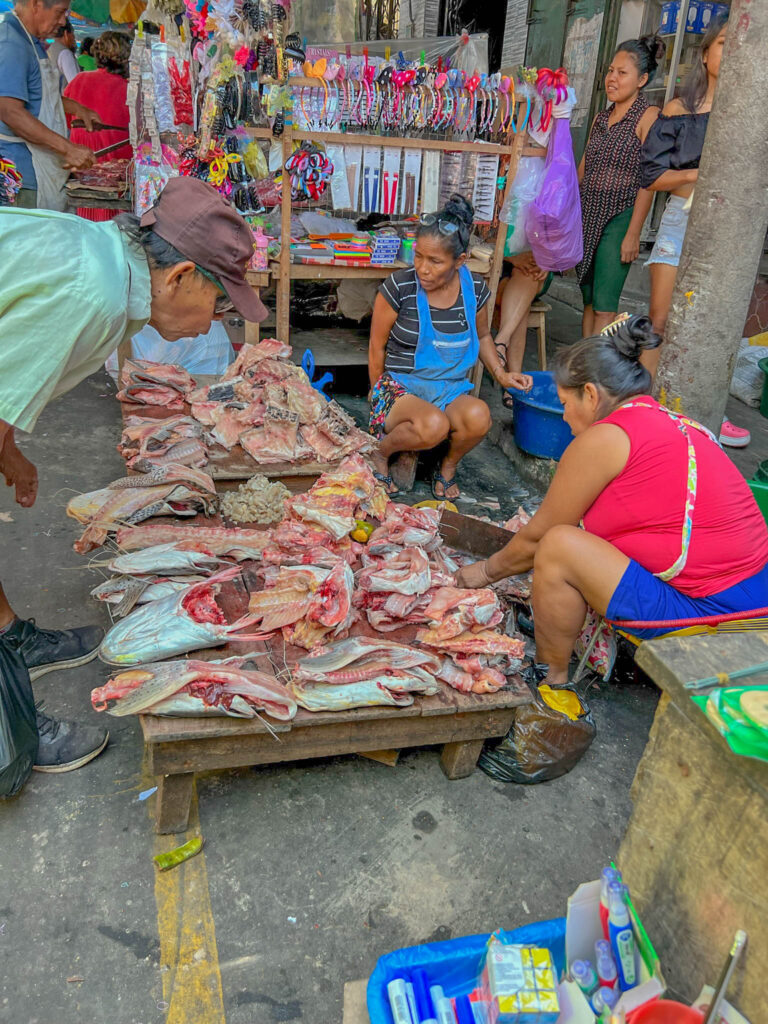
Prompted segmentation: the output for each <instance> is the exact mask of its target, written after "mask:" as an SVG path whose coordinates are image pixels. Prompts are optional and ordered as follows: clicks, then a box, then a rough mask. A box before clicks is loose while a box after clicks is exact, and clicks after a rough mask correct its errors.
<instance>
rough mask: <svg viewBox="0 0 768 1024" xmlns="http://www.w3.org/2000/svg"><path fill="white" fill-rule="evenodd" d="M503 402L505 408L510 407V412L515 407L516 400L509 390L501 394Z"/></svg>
mask: <svg viewBox="0 0 768 1024" xmlns="http://www.w3.org/2000/svg"><path fill="white" fill-rule="evenodd" d="M501 404H502V405H503V406H504V408H505V409H509V410H510V412H511V411H512V410H513V409H514V408H515V400H514V399H513V398H512V395H510V393H509V392H508V391H504V392H503V393H502V396H501Z"/></svg>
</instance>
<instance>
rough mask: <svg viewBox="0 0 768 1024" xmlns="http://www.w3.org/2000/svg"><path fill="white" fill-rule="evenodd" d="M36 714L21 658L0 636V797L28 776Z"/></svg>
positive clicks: (34, 744) (33, 751)
mask: <svg viewBox="0 0 768 1024" xmlns="http://www.w3.org/2000/svg"><path fill="white" fill-rule="evenodd" d="M37 744H38V736H37V715H36V712H35V698H34V697H33V695H32V684H31V683H30V681H29V672H28V671H27V666H26V665H25V664H24V659H23V658H22V657H21V655H20V654H19V653H18V651H14V650H12V649H11V648H10V647H8V645H7V644H4V643H3V642H2V639H1V638H0V797H7V796H13V795H14V794H15V793H18V792H19V790H20V789H21V787H22V786H23V785H24V783H25V782H26V781H27V779H28V778H29V776H30V774H31V772H32V765H33V764H34V761H35V756H36V754H37Z"/></svg>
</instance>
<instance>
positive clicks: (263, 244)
mask: <svg viewBox="0 0 768 1024" xmlns="http://www.w3.org/2000/svg"><path fill="white" fill-rule="evenodd" d="M268 246H269V239H268V238H267V236H266V235H265V234H264V229H263V228H262V226H261V224H259V225H258V226H257V228H256V230H255V231H254V233H253V256H252V257H251V267H252V269H253V270H266V269H267V268H268V267H269V260H268V259H267V247H268Z"/></svg>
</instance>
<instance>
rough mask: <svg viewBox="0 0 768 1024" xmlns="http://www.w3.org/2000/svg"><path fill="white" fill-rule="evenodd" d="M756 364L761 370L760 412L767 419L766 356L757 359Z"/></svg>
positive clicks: (767, 379)
mask: <svg viewBox="0 0 768 1024" xmlns="http://www.w3.org/2000/svg"><path fill="white" fill-rule="evenodd" d="M757 365H758V366H759V367H760V369H761V370H762V371H763V394H762V397H761V399H760V413H761V415H762V416H765V417H766V419H768V356H763V358H762V359H759V360H758V362H757Z"/></svg>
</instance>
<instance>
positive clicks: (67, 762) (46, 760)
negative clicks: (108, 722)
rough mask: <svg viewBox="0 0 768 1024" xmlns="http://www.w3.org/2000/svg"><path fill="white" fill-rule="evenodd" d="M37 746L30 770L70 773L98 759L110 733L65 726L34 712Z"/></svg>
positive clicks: (70, 724) (77, 724) (92, 727)
mask: <svg viewBox="0 0 768 1024" xmlns="http://www.w3.org/2000/svg"><path fill="white" fill-rule="evenodd" d="M37 732H38V735H39V737H40V742H39V744H38V748H37V756H36V757H35V763H34V765H33V766H32V767H33V770H34V771H36V772H52V773H59V772H72V771H74V770H75V768H82V766H83V765H84V764H88V762H89V761H92V760H93V759H94V757H98V756H99V754H100V753H101V752H102V750H103V749H104V747H106V745H107V743H108V742H109V733H108V732H107V730H106V729H102V728H101V727H100V726H96V725H83V724H82V723H80V722H65V721H63V720H61V719H59V718H51V717H50V715H45V714H43V712H42V711H40V710H38V712H37Z"/></svg>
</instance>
